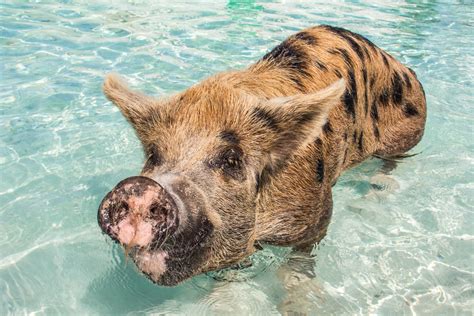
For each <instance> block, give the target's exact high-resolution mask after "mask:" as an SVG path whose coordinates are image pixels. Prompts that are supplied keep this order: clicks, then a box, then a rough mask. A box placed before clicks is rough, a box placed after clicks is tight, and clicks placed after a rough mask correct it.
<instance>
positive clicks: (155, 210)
mask: <svg viewBox="0 0 474 316" xmlns="http://www.w3.org/2000/svg"><path fill="white" fill-rule="evenodd" d="M150 214H151V215H152V216H153V217H154V218H155V219H156V220H158V221H165V219H166V215H167V212H166V209H165V208H164V207H163V206H162V205H161V204H159V203H153V204H152V205H151V206H150Z"/></svg>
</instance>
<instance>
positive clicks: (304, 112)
mask: <svg viewBox="0 0 474 316" xmlns="http://www.w3.org/2000/svg"><path fill="white" fill-rule="evenodd" d="M103 89H104V93H105V95H106V96H107V98H108V99H109V100H110V101H112V102H113V103H114V104H116V105H117V106H118V108H119V109H120V111H121V112H122V114H123V115H124V116H125V118H126V119H127V120H128V121H129V122H130V124H131V125H132V126H133V127H134V129H135V131H136V134H137V136H138V138H139V139H140V141H141V142H142V144H143V148H144V151H145V156H146V157H147V163H146V164H145V167H144V169H143V172H142V175H144V176H149V177H152V178H153V177H155V178H156V179H157V181H158V182H159V181H160V180H159V176H158V175H162V174H164V173H166V172H168V173H170V172H171V173H173V174H178V175H180V177H181V178H182V179H184V180H182V181H184V182H186V181H187V182H189V183H192V184H187V185H188V187H189V190H190V191H192V192H195V193H193V194H194V195H193V197H194V198H195V199H197V200H199V201H198V202H199V203H201V204H200V205H201V206H200V209H202V210H203V212H204V214H205V217H206V218H207V219H209V221H210V225H211V226H212V237H211V239H212V241H210V242H209V245H208V246H206V247H207V248H206V249H205V250H202V251H201V254H199V256H201V257H202V258H204V259H202V260H197V259H196V258H197V256H198V255H196V256H195V257H193V258H194V259H193V260H195V262H196V263H193V264H191V263H189V262H188V261H180V262H179V263H175V264H176V265H180V267H181V269H183V271H185V270H186V269H193V271H191V272H189V273H188V272H186V273H184V272H183V274H182V275H181V278H186V277H189V276H192V275H195V274H197V273H200V272H203V271H208V270H212V269H217V268H221V267H225V266H228V265H230V264H234V263H236V262H238V261H240V260H242V259H243V258H245V257H246V256H247V255H249V254H250V253H252V252H253V251H255V248H254V244H255V243H256V242H263V243H270V244H274V245H287V246H294V247H296V248H301V249H304V248H307V247H308V246H311V245H313V244H314V243H316V242H319V241H320V240H321V239H322V238H323V237H324V235H325V234H326V230H327V226H328V224H329V220H330V218H331V213H332V195H331V187H332V185H334V184H335V182H336V181H337V178H338V177H339V175H340V174H341V172H343V171H344V170H346V169H348V168H350V167H352V166H354V165H356V164H358V163H360V162H362V161H363V160H365V159H367V158H369V157H371V156H378V157H392V156H396V155H400V154H403V153H404V152H406V151H408V150H409V149H411V148H412V147H413V146H415V145H416V144H417V143H418V142H419V141H420V139H421V137H422V135H423V131H424V126H425V121H426V101H425V95H424V91H423V87H422V85H421V83H420V82H419V81H418V79H417V77H416V75H415V73H414V72H413V71H412V70H411V69H410V68H407V67H406V66H404V65H402V64H401V63H400V62H398V61H397V60H395V59H394V58H393V57H392V56H390V55H389V54H388V53H387V52H385V51H383V50H382V49H380V48H378V47H377V46H376V45H374V44H373V43H372V42H371V41H369V40H368V39H366V38H365V37H363V36H361V35H358V34H356V33H353V32H350V31H347V30H345V29H342V28H336V27H331V26H327V25H322V26H317V27H312V28H308V29H306V30H303V31H301V32H299V33H297V34H295V35H292V36H290V37H289V38H287V39H286V40H285V41H283V42H282V43H281V44H280V45H278V46H277V47H275V48H274V49H273V50H271V51H270V52H268V53H267V54H266V55H265V56H263V58H262V59H260V60H259V61H258V62H256V63H255V64H253V65H251V66H249V67H248V68H246V69H244V70H241V71H232V72H224V73H219V74H216V75H214V76H212V77H210V78H207V79H205V80H203V81H202V82H200V83H198V84H196V85H194V86H192V87H190V88H189V89H187V90H185V91H183V92H181V93H178V94H176V95H174V96H171V97H168V98H162V99H156V98H153V97H149V96H145V95H143V94H141V93H139V92H136V91H133V90H130V89H129V88H128V87H127V86H126V84H125V83H124V82H123V81H122V80H121V79H120V78H119V77H118V76H117V75H109V76H107V78H106V80H105V83H104V87H103ZM228 164H230V165H232V167H229V166H228ZM180 181H181V180H180ZM196 197H198V198H196ZM198 202H196V203H198ZM189 203H191V202H189ZM192 203H194V202H192ZM209 231H211V230H209ZM170 238H172V237H170ZM167 260H172V259H167ZM169 262H171V261H169ZM176 262H178V261H176ZM186 264H189V265H191V266H192V267H191V268H187V267H186ZM180 273H181V272H180ZM176 279H179V278H176ZM179 280H180V281H181V280H182V279H179ZM170 283H172V282H171V281H170Z"/></svg>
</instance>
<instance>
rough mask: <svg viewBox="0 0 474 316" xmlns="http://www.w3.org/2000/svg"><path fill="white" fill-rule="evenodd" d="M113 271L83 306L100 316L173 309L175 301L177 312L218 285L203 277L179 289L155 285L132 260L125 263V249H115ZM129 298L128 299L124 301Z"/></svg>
mask: <svg viewBox="0 0 474 316" xmlns="http://www.w3.org/2000/svg"><path fill="white" fill-rule="evenodd" d="M111 256H112V258H113V262H112V263H110V262H109V263H108V264H109V265H110V268H109V269H107V270H106V272H105V273H103V274H102V275H101V276H99V277H97V278H95V279H94V280H92V281H91V283H90V284H89V286H88V288H87V291H86V294H85V295H84V297H82V299H81V303H82V304H84V305H86V306H89V307H90V310H94V311H95V312H97V313H99V314H110V315H115V314H117V315H118V314H128V313H131V312H145V311H147V310H156V308H158V307H159V306H160V305H162V304H164V305H166V306H170V304H168V302H167V301H173V302H174V304H171V306H175V307H176V308H177V309H176V311H172V310H166V311H163V312H166V313H173V312H178V311H179V310H180V305H185V304H189V302H190V301H199V300H200V299H201V298H202V297H203V296H204V295H206V293H208V292H209V291H211V290H212V288H213V283H214V281H213V280H212V279H210V278H208V277H205V276H199V277H196V278H193V279H192V280H189V281H187V282H184V283H183V284H181V285H179V286H176V287H163V286H158V285H156V284H153V283H152V282H151V281H149V280H148V279H147V278H146V277H145V276H144V275H143V274H141V273H140V272H139V271H138V269H137V268H136V267H135V264H134V263H133V261H132V260H131V259H129V260H127V262H125V257H124V254H123V249H122V248H121V247H120V246H119V245H113V246H112V247H111ZM124 298H126V299H124Z"/></svg>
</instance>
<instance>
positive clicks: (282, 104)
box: [257, 79, 345, 163]
mask: <svg viewBox="0 0 474 316" xmlns="http://www.w3.org/2000/svg"><path fill="white" fill-rule="evenodd" d="M344 90H345V81H344V79H341V80H338V81H337V82H335V83H333V84H331V85H330V86H328V87H327V88H325V89H323V90H320V91H318V92H316V93H311V94H300V95H295V96H291V97H285V98H275V99H271V100H269V101H268V103H266V104H265V105H264V107H263V108H260V109H259V110H257V111H260V113H257V115H258V116H260V119H261V120H263V121H264V125H266V128H268V129H271V130H272V131H273V132H274V135H275V137H271V138H272V139H273V141H272V143H271V144H269V148H268V147H267V148H268V149H269V154H270V157H271V160H272V162H273V163H278V162H281V161H282V160H285V159H286V158H288V157H289V156H291V154H292V153H293V152H295V151H296V149H297V148H298V147H299V146H302V145H303V144H307V143H309V142H311V141H314V140H315V139H316V138H317V137H318V135H319V134H320V133H321V131H322V127H323V126H324V124H325V123H326V120H327V117H328V114H329V111H330V110H331V109H332V108H333V107H334V106H335V105H336V104H338V103H339V102H340V100H341V96H342V94H343V93H344Z"/></svg>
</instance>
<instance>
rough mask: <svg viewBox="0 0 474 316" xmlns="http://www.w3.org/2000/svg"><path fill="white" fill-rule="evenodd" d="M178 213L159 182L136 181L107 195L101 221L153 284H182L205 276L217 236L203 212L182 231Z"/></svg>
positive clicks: (192, 217)
mask: <svg viewBox="0 0 474 316" xmlns="http://www.w3.org/2000/svg"><path fill="white" fill-rule="evenodd" d="M178 212H179V210H178V208H177V207H176V204H175V202H174V200H173V198H172V197H171V196H170V195H169V194H168V193H167V192H166V191H165V190H164V189H163V188H162V187H161V186H160V185H159V184H158V183H157V182H155V181H154V180H152V179H149V178H145V177H132V178H128V179H126V180H123V181H122V182H120V183H119V184H118V185H117V186H116V187H115V188H114V189H113V190H112V191H111V192H109V193H108V194H107V195H106V196H105V198H104V199H103V201H102V203H101V205H100V207H99V213H98V221H99V226H100V227H101V229H102V231H103V232H104V233H105V234H107V235H108V236H109V237H111V238H112V239H113V240H114V241H115V242H117V243H119V244H121V245H122V246H123V247H124V249H125V254H126V255H127V256H130V257H131V258H132V259H133V261H134V262H135V264H136V265H137V267H138V268H139V269H140V271H141V272H143V273H144V274H145V275H147V276H148V278H149V279H150V280H152V281H153V282H155V283H158V284H161V285H176V284H178V283H180V282H181V281H183V280H185V279H187V278H190V277H192V276H193V275H196V274H198V273H201V272H202V270H203V267H204V266H205V260H206V258H207V257H208V251H209V248H210V241H211V240H212V238H211V235H212V233H213V225H212V224H211V222H210V221H209V220H208V219H207V217H206V216H204V215H202V214H193V215H188V216H186V219H185V222H186V225H185V226H183V225H181V226H183V227H181V228H180V227H179V225H180V218H179V216H178Z"/></svg>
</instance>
